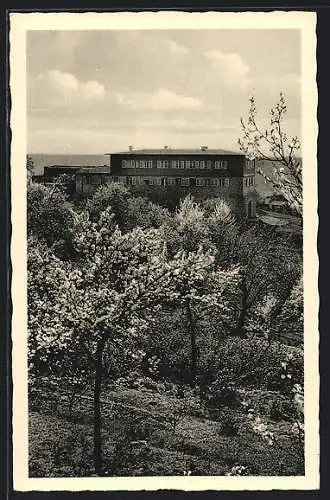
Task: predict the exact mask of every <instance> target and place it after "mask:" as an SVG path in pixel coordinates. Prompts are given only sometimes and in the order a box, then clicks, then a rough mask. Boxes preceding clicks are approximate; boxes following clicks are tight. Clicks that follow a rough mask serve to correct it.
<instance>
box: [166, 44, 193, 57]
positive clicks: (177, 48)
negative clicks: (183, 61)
mask: <svg viewBox="0 0 330 500" xmlns="http://www.w3.org/2000/svg"><path fill="white" fill-rule="evenodd" d="M167 44H168V47H169V49H170V51H171V53H172V54H175V55H177V56H185V55H186V54H187V53H188V49H187V47H184V46H183V45H180V44H178V43H177V42H174V40H168V41H167Z"/></svg>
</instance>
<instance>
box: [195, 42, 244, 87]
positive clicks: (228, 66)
mask: <svg viewBox="0 0 330 500" xmlns="http://www.w3.org/2000/svg"><path fill="white" fill-rule="evenodd" d="M204 56H205V57H206V59H207V60H208V61H209V62H210V63H211V66H212V68H213V70H215V71H216V72H217V73H220V75H221V78H222V81H223V83H224V84H225V85H227V86H228V87H230V86H232V85H234V86H235V85H237V86H238V87H239V88H241V89H242V90H245V89H246V88H247V87H248V86H249V85H250V83H251V82H252V79H251V78H250V77H249V76H248V74H249V71H250V68H249V66H248V65H247V64H246V63H245V62H244V61H243V59H242V58H241V56H240V55H239V54H236V53H232V54H225V53H224V52H221V50H210V51H208V52H205V53H204Z"/></svg>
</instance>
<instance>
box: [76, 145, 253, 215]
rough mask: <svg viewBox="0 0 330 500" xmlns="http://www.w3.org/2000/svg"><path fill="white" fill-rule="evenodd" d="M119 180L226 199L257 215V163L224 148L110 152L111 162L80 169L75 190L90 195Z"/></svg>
mask: <svg viewBox="0 0 330 500" xmlns="http://www.w3.org/2000/svg"><path fill="white" fill-rule="evenodd" d="M109 182H119V183H121V184H124V185H127V186H131V187H132V189H133V190H136V191H143V188H146V187H147V186H148V187H149V189H151V187H152V190H160V191H161V190H166V191H167V192H170V191H171V189H172V190H179V191H180V193H182V195H183V196H184V195H185V194H187V193H191V194H192V195H193V196H194V197H195V198H196V199H201V198H206V197H211V196H217V197H221V198H224V199H227V200H228V201H230V202H231V203H232V205H234V207H235V208H236V209H237V210H238V211H240V212H241V213H242V214H243V215H245V216H248V217H254V216H255V213H256V200H257V193H256V189H255V162H254V160H247V159H246V158H245V155H244V154H240V153H233V152H230V151H224V150H221V149H208V148H207V147H203V146H202V147H201V148H200V149H170V148H168V147H166V146H165V147H164V148H163V149H139V150H134V149H133V148H132V147H130V148H129V150H128V151H125V152H121V153H111V154H110V153H109V167H108V168H105V167H99V168H98V169H95V168H90V169H88V168H83V169H81V170H80V171H78V172H76V191H77V192H78V193H82V194H86V195H89V194H91V193H92V192H94V191H95V189H97V187H98V186H99V185H101V184H107V183H109Z"/></svg>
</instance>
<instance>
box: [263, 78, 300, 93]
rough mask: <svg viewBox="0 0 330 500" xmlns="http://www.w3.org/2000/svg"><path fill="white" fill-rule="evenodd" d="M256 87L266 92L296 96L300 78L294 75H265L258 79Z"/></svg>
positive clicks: (298, 91) (298, 90)
mask: <svg viewBox="0 0 330 500" xmlns="http://www.w3.org/2000/svg"><path fill="white" fill-rule="evenodd" d="M258 87H260V88H262V89H263V90H264V91H267V92H270V93H272V92H274V91H275V92H277V93H279V92H283V93H284V94H289V95H297V94H299V93H300V87H301V78H300V77H299V76H298V75H296V74H294V73H287V74H286V75H279V76H277V75H273V76H269V75H265V76H263V77H262V78H260V80H259V83H258Z"/></svg>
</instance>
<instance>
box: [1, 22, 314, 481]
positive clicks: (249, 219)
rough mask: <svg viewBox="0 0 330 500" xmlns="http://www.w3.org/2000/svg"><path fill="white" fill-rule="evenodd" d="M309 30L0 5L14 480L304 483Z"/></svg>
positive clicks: (309, 289) (295, 25) (307, 453)
mask: <svg viewBox="0 0 330 500" xmlns="http://www.w3.org/2000/svg"><path fill="white" fill-rule="evenodd" d="M315 23H316V16H315V14H313V13H312V12H309V13H307V12H282V13H279V12H275V13H272V12H270V13H244V12H243V13H205V14H196V13H185V14H184V13H181V14H180V13H179V12H177V13H175V12H159V13H126V15H125V13H117V14H114V13H100V14H94V15H93V14H92V13H91V14H88V13H84V14H70V13H52V14H50V13H49V14H23V13H21V14H12V15H11V37H12V39H11V55H10V57H11V61H12V62H11V93H12V96H11V99H12V112H11V128H12V134H13V136H12V161H11V163H12V166H11V169H12V174H11V175H12V201H13V209H12V220H13V222H12V223H13V238H12V263H13V325H12V329H13V379H14V396H13V397H14V399H13V402H14V408H13V412H14V416H13V440H14V457H13V460H14V481H16V484H17V485H18V488H17V489H20V485H21V488H22V490H26V489H35V490H38V489H59V485H60V487H61V489H74V490H79V489H86V488H87V486H86V485H89V484H90V485H91V487H90V489H96V490H97V489H102V490H103V489H105V490H106V489H109V490H111V489H150V488H152V485H157V489H159V488H177V489H188V490H194V489H197V490H198V489H199V490H200V489H204V486H203V485H205V489H224V490H226V489H256V488H259V487H260V489H272V488H276V489H286V488H287V489H309V488H310V487H311V486H313V487H315V488H317V485H318V446H319V443H318V366H317V363H318V323H317V314H318V290H317V271H318V263H317V248H316V233H317V208H316V207H317V185H316V173H317V160H316V140H317V119H316V109H317V88H316V80H315V79H316V62H315V46H316V36H315ZM148 481H150V482H148ZM262 481H264V482H263V483H262ZM148 485H150V486H148ZM88 488H89V486H88Z"/></svg>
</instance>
